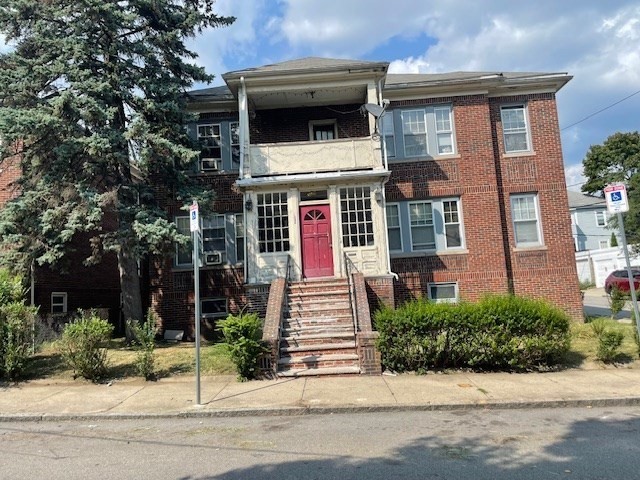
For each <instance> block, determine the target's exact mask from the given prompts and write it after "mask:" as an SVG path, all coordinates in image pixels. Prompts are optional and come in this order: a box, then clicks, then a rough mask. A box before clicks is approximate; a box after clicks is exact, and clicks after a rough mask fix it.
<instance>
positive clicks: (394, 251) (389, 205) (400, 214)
mask: <svg viewBox="0 0 640 480" xmlns="http://www.w3.org/2000/svg"><path fill="white" fill-rule="evenodd" d="M386 207H396V211H397V212H398V226H397V227H393V228H397V229H398V230H400V250H392V249H391V244H389V253H402V252H404V239H403V231H402V213H401V211H400V204H399V203H387V205H386ZM386 207H385V208H386ZM387 243H389V222H388V219H387Z"/></svg>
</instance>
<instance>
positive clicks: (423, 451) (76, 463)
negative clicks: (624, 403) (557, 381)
mask: <svg viewBox="0 0 640 480" xmlns="http://www.w3.org/2000/svg"><path fill="white" fill-rule="evenodd" d="M639 433H640V408H638V407H616V408H561V409H533V410H528V409H523V410H517V411H513V410H491V409H486V410H467V411H457V412H386V413H385V412H378V413H360V414H336V415H308V416H300V417H277V416H276V417H241V418H209V419H157V420H105V419H99V420H97V421H66V422H65V421H61V422H58V423H50V422H23V423H3V424H0V451H2V455H1V456H0V471H1V472H2V478H3V479H4V480H13V479H24V478H47V479H51V480H55V479H65V480H73V479H82V480H85V479H87V478H101V479H140V480H144V479H153V480H161V479H183V480H186V479H202V480H204V479H229V480H240V479H242V480H246V479H274V480H275V479H277V480H287V479H340V480H349V479H368V480H382V479H385V480H388V479H403V480H404V479H407V480H411V479H440V480H442V479H451V480H453V479H466V478H473V479H492V480H502V479H504V480H514V479H523V480H529V479H555V478H560V479H581V480H596V479H598V480H602V479H607V480H614V479H632V478H638V467H639V466H640V444H639V443H638V441H637V440H638V438H639Z"/></svg>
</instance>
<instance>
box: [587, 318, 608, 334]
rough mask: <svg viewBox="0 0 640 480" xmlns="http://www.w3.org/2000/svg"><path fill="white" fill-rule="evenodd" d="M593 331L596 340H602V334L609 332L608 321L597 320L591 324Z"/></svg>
mask: <svg viewBox="0 0 640 480" xmlns="http://www.w3.org/2000/svg"><path fill="white" fill-rule="evenodd" d="M589 325H590V326H591V330H592V331H593V334H594V335H595V336H596V338H600V337H601V336H602V334H603V333H604V332H605V331H606V330H607V321H606V320H605V319H604V318H596V319H595V320H593V321H592V322H591V323H589Z"/></svg>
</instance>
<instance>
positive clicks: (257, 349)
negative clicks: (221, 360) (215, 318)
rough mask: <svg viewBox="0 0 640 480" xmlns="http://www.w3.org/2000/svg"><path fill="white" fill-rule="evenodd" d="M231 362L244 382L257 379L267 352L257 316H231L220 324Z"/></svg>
mask: <svg viewBox="0 0 640 480" xmlns="http://www.w3.org/2000/svg"><path fill="white" fill-rule="evenodd" d="M220 328H221V329H222V334H223V335H224V339H225V342H226V343H227V344H228V345H229V351H230V353H231V360H232V361H233V363H234V365H235V366H236V370H237V372H238V378H239V379H240V380H242V381H244V380H250V379H252V378H255V377H256V375H257V373H258V361H259V358H260V355H262V354H263V353H265V352H267V349H266V347H265V346H264V345H263V343H262V341H261V339H262V322H261V321H260V319H259V318H258V316H257V315H256V314H253V313H251V314H240V315H237V316H236V315H229V316H228V317H227V318H226V319H225V320H223V321H221V322H220Z"/></svg>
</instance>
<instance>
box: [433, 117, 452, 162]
mask: <svg viewBox="0 0 640 480" xmlns="http://www.w3.org/2000/svg"><path fill="white" fill-rule="evenodd" d="M433 113H434V115H435V120H436V143H437V145H438V154H439V155H446V154H448V153H453V129H452V127H451V107H449V106H445V107H435V108H434V109H433Z"/></svg>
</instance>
